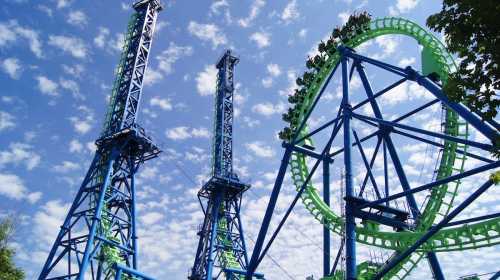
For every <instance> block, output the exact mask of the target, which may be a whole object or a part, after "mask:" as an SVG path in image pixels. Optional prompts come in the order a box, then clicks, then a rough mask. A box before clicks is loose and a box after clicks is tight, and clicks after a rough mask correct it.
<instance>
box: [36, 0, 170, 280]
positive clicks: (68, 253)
mask: <svg viewBox="0 0 500 280" xmlns="http://www.w3.org/2000/svg"><path fill="white" fill-rule="evenodd" d="M133 7H134V9H135V13H134V14H133V15H132V17H131V19H130V21H129V24H128V28H127V35H126V39H125V45H124V47H123V53H122V56H121V59H120V63H119V65H118V68H117V71H116V72H117V73H116V78H115V82H114V84H113V90H112V95H111V99H110V104H109V107H108V110H107V114H106V119H105V122H104V127H103V131H102V134H101V137H100V138H99V139H97V141H96V146H97V151H96V154H95V156H94V159H93V161H92V163H91V165H90V168H89V170H88V172H87V174H86V176H85V177H84V180H83V182H82V184H81V186H80V189H79V191H78V193H77V195H76V197H75V199H74V201H73V203H72V205H71V208H70V209H69V213H68V214H67V216H66V218H65V220H64V223H63V225H62V226H61V229H60V231H59V234H58V235H57V237H56V240H55V242H54V245H53V246H52V249H51V251H50V253H49V256H48V258H47V260H46V262H45V265H44V267H43V269H42V272H41V274H40V276H39V278H38V279H39V280H41V279H78V280H83V279H92V280H100V279H111V278H113V279H120V275H129V276H135V277H138V279H151V278H149V277H146V276H144V275H143V274H141V273H139V272H137V265H138V264H137V262H138V261H137V252H138V248H137V242H136V239H137V235H136V208H135V192H136V191H135V188H136V186H135V182H134V175H135V173H136V172H137V170H138V168H139V166H140V165H141V164H142V163H143V162H145V161H146V160H149V159H152V158H155V157H157V156H158V154H159V153H160V150H159V149H158V147H157V146H156V145H155V144H154V143H153V142H152V140H151V138H149V137H148V136H146V134H145V132H144V129H142V128H141V127H140V126H139V125H137V124H136V118H137V113H138V107H139V103H140V98H141V92H142V86H143V80H144V74H145V71H146V67H147V63H148V57H149V53H150V50H151V43H152V40H153V33H154V29H155V24H156V19H157V15H158V12H159V11H160V10H161V9H162V6H161V4H160V2H159V0H142V1H138V2H136V3H135V4H134V5H133ZM127 279H128V278H127Z"/></svg>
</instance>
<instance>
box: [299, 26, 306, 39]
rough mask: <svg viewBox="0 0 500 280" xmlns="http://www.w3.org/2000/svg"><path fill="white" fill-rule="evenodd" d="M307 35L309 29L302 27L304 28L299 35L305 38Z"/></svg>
mask: <svg viewBox="0 0 500 280" xmlns="http://www.w3.org/2000/svg"><path fill="white" fill-rule="evenodd" d="M306 36H307V29H305V28H302V29H301V30H300V31H299V37H300V38H305V37H306Z"/></svg>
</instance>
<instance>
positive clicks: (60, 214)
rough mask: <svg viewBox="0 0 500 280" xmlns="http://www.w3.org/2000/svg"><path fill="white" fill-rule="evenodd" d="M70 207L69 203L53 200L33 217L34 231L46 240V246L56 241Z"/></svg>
mask: <svg viewBox="0 0 500 280" xmlns="http://www.w3.org/2000/svg"><path fill="white" fill-rule="evenodd" d="M69 207H70V204H69V203H67V204H63V203H62V202H61V201H59V200H51V201H48V202H47V203H45V204H44V205H43V207H40V209H41V210H40V211H38V212H36V213H35V215H34V217H33V221H34V223H35V225H34V231H35V233H36V236H39V237H40V240H41V241H43V242H44V248H45V246H50V245H51V244H52V242H54V239H55V238H56V236H57V233H58V232H59V229H60V227H61V225H62V223H63V221H64V217H65V216H66V214H67V213H68V209H69ZM45 249H46V248H45Z"/></svg>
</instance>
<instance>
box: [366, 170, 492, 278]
mask: <svg viewBox="0 0 500 280" xmlns="http://www.w3.org/2000/svg"><path fill="white" fill-rule="evenodd" d="M492 185H493V181H492V180H491V179H490V180H488V181H486V183H484V184H483V185H482V186H481V187H480V188H479V189H477V190H476V191H475V192H473V193H472V194H471V195H470V196H469V197H468V198H467V199H465V200H464V201H463V202H462V203H461V204H460V205H458V206H457V207H456V208H455V209H453V211H451V212H450V214H448V216H446V217H444V218H443V220H442V221H441V222H439V223H438V224H437V225H435V226H432V227H431V228H430V229H429V231H428V232H426V233H425V234H424V235H423V236H422V237H421V238H420V239H419V240H417V241H416V242H415V243H414V244H413V245H412V246H411V247H410V248H408V249H406V251H404V252H402V253H400V254H399V255H398V256H397V257H395V258H393V259H391V261H390V262H389V263H387V264H386V265H384V267H383V268H382V269H381V270H380V271H379V272H378V273H377V275H375V277H374V278H373V279H374V280H379V279H382V277H383V276H384V275H385V274H386V273H387V272H389V271H390V270H391V269H393V268H394V267H395V266H396V265H397V264H398V263H399V262H401V261H402V260H404V259H405V258H406V257H408V256H409V255H411V254H412V253H413V252H415V250H417V249H418V248H419V247H420V246H422V244H424V243H425V242H427V241H428V240H429V239H430V238H431V237H432V236H433V235H434V234H436V233H437V232H438V231H439V230H441V229H442V228H443V227H445V226H446V225H447V224H448V223H449V222H450V221H451V220H452V219H453V218H455V217H456V216H457V215H458V214H460V212H462V211H463V210H464V209H465V208H466V207H467V206H469V205H470V204H471V203H472V202H473V201H474V200H476V199H477V198H478V197H479V196H480V195H481V194H482V193H484V192H485V191H486V190H487V189H488V188H489V187H491V186H492Z"/></svg>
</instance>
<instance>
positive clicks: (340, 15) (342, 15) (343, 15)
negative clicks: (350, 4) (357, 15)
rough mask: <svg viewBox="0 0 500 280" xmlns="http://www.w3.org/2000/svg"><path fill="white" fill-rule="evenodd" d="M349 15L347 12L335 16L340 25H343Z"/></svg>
mask: <svg viewBox="0 0 500 280" xmlns="http://www.w3.org/2000/svg"><path fill="white" fill-rule="evenodd" d="M350 15H351V12H349V11H345V12H341V13H339V14H338V15H337V16H338V17H339V19H340V24H342V25H344V24H345V23H346V22H347V20H349V16H350Z"/></svg>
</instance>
